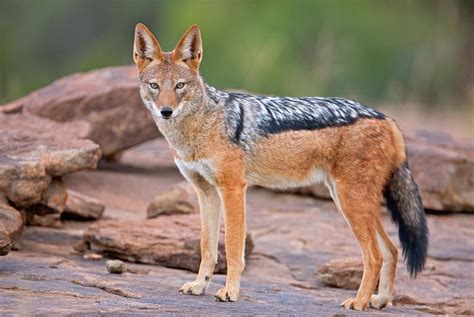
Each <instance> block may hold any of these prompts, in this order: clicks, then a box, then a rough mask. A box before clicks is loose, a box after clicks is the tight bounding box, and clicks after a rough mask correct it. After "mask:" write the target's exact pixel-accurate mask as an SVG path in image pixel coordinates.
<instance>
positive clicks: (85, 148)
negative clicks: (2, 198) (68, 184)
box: [0, 113, 100, 208]
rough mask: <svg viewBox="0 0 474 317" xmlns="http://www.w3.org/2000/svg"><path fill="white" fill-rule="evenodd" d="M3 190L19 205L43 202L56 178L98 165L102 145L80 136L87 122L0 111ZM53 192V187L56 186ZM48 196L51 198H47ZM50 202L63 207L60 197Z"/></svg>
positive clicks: (0, 181)
mask: <svg viewBox="0 0 474 317" xmlns="http://www.w3.org/2000/svg"><path fill="white" fill-rule="evenodd" d="M0 126H1V127H2V129H1V130H0V153H1V155H0V193H1V192H3V193H5V195H6V196H7V198H8V200H9V201H10V202H11V203H12V204H13V205H14V206H16V207H21V208H23V207H28V206H31V205H33V204H37V203H41V202H42V201H43V197H46V196H45V194H46V195H48V194H47V192H48V188H49V187H50V186H55V185H54V184H55V183H54V181H53V178H55V177H60V176H61V175H63V174H66V173H72V172H75V171H78V170H82V169H88V168H95V167H96V164H97V161H98V160H99V158H100V150H99V147H98V146H97V145H96V144H94V143H93V142H91V141H89V140H81V139H80V138H81V136H82V135H83V132H84V125H83V124H80V123H74V124H70V125H67V126H65V125H63V124H59V123H55V122H52V121H50V120H46V119H41V118H36V117H32V116H29V115H23V114H12V115H5V114H1V113H0ZM53 192H54V190H53ZM46 199H47V200H48V198H46ZM50 199H51V200H50V201H49V202H48V203H47V204H50V205H55V204H56V205H55V206H56V207H60V205H61V202H60V201H61V199H59V200H58V199H57V197H55V198H54V199H53V198H51V197H50Z"/></svg>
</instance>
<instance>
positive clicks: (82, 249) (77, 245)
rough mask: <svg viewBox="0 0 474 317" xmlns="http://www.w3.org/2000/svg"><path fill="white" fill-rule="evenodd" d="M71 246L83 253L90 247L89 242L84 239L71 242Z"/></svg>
mask: <svg viewBox="0 0 474 317" xmlns="http://www.w3.org/2000/svg"><path fill="white" fill-rule="evenodd" d="M72 248H73V249H74V251H76V252H78V253H84V252H86V251H87V250H89V249H90V247H89V244H88V243H87V242H86V241H84V240H79V241H77V242H76V243H74V244H73V246H72Z"/></svg>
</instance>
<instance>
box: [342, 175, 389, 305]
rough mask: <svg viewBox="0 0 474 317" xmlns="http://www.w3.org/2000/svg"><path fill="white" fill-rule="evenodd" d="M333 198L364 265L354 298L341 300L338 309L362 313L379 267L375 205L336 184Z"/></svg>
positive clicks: (374, 284) (350, 189)
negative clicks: (350, 232) (356, 243)
mask: <svg viewBox="0 0 474 317" xmlns="http://www.w3.org/2000/svg"><path fill="white" fill-rule="evenodd" d="M337 196H338V201H339V204H340V208H341V209H342V212H343V213H344V216H345V217H346V219H347V222H348V223H349V225H350V227H351V229H352V232H353V233H354V236H355V237H356V239H357V241H358V243H359V246H360V250H361V253H362V258H363V261H364V273H363V276H362V282H361V284H360V286H359V290H358V291H357V295H356V297H355V298H349V299H347V300H345V301H344V302H343V303H342V304H341V306H343V307H344V308H346V309H355V310H364V309H365V308H366V307H367V306H368V304H369V300H370V297H371V295H372V293H373V292H374V289H375V286H376V285H377V281H378V279H379V273H380V269H381V267H382V254H381V252H380V249H379V246H378V244H377V221H376V220H377V216H378V214H377V212H378V209H379V201H378V200H377V199H373V198H372V199H371V198H370V196H371V195H370V194H368V195H364V194H363V193H360V192H359V193H356V192H354V187H353V186H348V187H347V188H346V187H345V186H344V184H338V186H337Z"/></svg>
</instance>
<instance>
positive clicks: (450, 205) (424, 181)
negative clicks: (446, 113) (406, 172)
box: [296, 130, 474, 212]
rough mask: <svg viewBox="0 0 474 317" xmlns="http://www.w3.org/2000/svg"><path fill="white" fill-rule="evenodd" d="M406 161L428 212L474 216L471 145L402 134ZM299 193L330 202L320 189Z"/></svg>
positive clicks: (442, 137) (424, 133)
mask: <svg viewBox="0 0 474 317" xmlns="http://www.w3.org/2000/svg"><path fill="white" fill-rule="evenodd" d="M405 141H406V144H407V152H408V161H409V163H410V168H411V170H412V172H413V175H414V178H415V180H416V182H417V184H418V186H419V188H420V191H421V196H422V198H423V204H424V206H425V208H426V209H429V210H431V211H451V212H474V186H473V184H474V142H472V140H468V141H463V140H456V139H454V138H453V137H451V136H450V135H448V134H444V133H436V132H428V131H422V130H415V131H409V132H407V133H405ZM296 191H297V192H299V193H303V194H311V195H314V196H316V197H318V198H325V199H330V198H331V196H330V194H329V192H328V190H327V189H326V188H325V187H324V186H323V185H314V186H307V187H303V188H299V189H297V190H296Z"/></svg>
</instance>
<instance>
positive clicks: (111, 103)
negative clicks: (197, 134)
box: [0, 66, 159, 156]
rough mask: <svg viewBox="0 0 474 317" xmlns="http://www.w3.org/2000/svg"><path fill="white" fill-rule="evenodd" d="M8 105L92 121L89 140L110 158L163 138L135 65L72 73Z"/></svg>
mask: <svg viewBox="0 0 474 317" xmlns="http://www.w3.org/2000/svg"><path fill="white" fill-rule="evenodd" d="M3 108H4V109H5V111H6V112H8V113H14V112H19V111H22V112H24V113H27V114H33V115H36V116H40V117H44V118H48V119H52V120H54V121H59V122H74V121H83V122H87V123H88V125H89V128H90V129H89V131H88V133H87V135H86V138H88V139H91V140H93V141H94V142H96V143H97V144H99V145H100V148H101V150H102V153H103V155H104V156H110V155H113V154H115V153H117V152H119V151H122V150H124V149H127V148H129V147H132V146H134V145H137V144H140V143H142V142H144V141H146V140H150V139H153V138H156V137H157V136H159V132H158V129H157V128H156V126H155V124H154V122H153V120H152V118H151V116H150V114H149V113H148V111H147V110H146V108H145V107H144V106H143V103H142V101H141V99H140V96H139V89H138V78H137V72H136V68H135V66H121V67H109V68H103V69H99V70H94V71H90V72H87V73H78V74H73V75H69V76H66V77H64V78H61V79H58V80H56V81H55V82H53V83H52V84H50V85H49V86H46V87H43V88H41V89H39V90H37V91H34V92H32V93H31V94H29V95H28V96H26V97H24V98H22V99H20V100H17V101H15V102H12V103H10V104H8V105H5V106H2V107H0V109H3ZM0 111H1V110H0Z"/></svg>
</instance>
